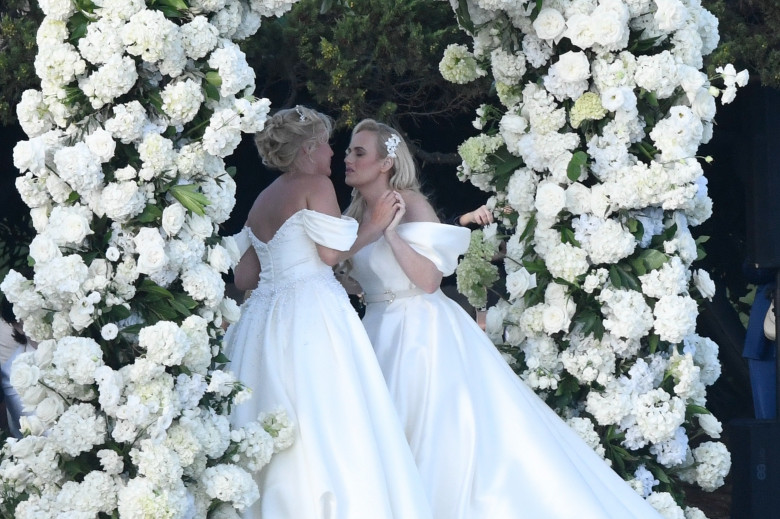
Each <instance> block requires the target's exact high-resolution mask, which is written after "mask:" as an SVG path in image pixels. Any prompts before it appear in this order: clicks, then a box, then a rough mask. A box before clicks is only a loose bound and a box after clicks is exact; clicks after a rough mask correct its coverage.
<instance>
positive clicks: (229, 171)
mask: <svg viewBox="0 0 780 519" xmlns="http://www.w3.org/2000/svg"><path fill="white" fill-rule="evenodd" d="M225 171H226V172H227V174H228V175H230V177H231V178H235V176H236V172H237V171H238V170H237V169H236V167H235V166H229V167H227V168H225Z"/></svg>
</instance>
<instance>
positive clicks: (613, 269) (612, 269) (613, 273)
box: [609, 265, 623, 288]
mask: <svg viewBox="0 0 780 519" xmlns="http://www.w3.org/2000/svg"><path fill="white" fill-rule="evenodd" d="M609 280H610V282H612V284H613V285H615V288H623V280H622V279H621V277H620V271H618V269H617V266H616V265H610V266H609Z"/></svg>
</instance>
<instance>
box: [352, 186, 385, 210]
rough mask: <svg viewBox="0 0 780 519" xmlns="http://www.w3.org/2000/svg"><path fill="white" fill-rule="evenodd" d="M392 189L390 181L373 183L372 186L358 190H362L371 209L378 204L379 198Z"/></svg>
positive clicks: (367, 206)
mask: <svg viewBox="0 0 780 519" xmlns="http://www.w3.org/2000/svg"><path fill="white" fill-rule="evenodd" d="M390 189H391V188H390V184H389V183H385V182H382V183H379V182H377V183H376V184H372V185H370V186H363V187H361V188H360V189H359V190H358V191H360V194H361V195H362V196H363V199H364V200H365V201H366V208H367V209H368V210H369V211H371V210H372V209H373V208H374V206H375V205H376V202H377V200H379V198H380V197H381V196H382V195H384V194H385V193H386V192H387V191H388V190H390Z"/></svg>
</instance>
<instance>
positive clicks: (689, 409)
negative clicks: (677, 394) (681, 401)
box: [685, 404, 712, 418]
mask: <svg viewBox="0 0 780 519" xmlns="http://www.w3.org/2000/svg"><path fill="white" fill-rule="evenodd" d="M697 414H712V413H711V412H710V411H709V409H707V408H706V407H702V406H700V405H696V404H688V405H687V406H685V416H687V417H688V418H691V417H693V415H697Z"/></svg>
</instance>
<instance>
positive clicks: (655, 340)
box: [647, 333, 661, 353]
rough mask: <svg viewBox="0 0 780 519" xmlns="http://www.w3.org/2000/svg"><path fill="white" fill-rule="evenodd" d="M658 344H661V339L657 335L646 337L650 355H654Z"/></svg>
mask: <svg viewBox="0 0 780 519" xmlns="http://www.w3.org/2000/svg"><path fill="white" fill-rule="evenodd" d="M660 342H661V338H660V337H659V336H658V335H657V334H655V333H652V334H650V335H648V337H647V346H648V349H649V350H650V353H655V352H656V350H657V349H658V344H659V343H660Z"/></svg>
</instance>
